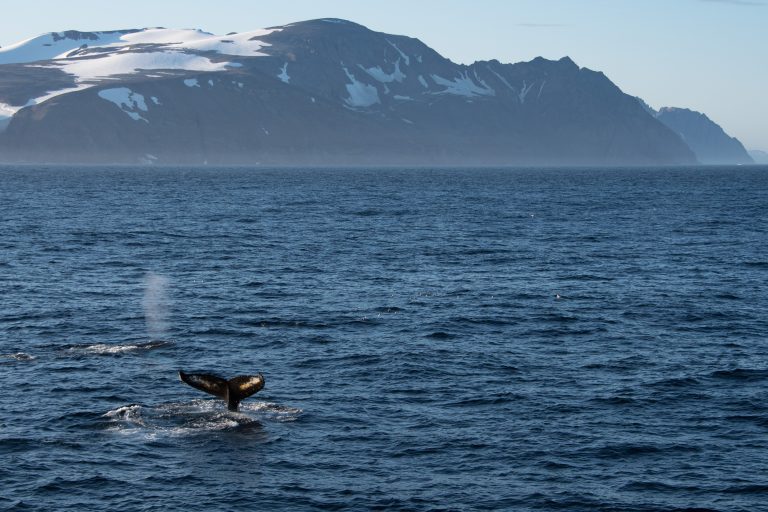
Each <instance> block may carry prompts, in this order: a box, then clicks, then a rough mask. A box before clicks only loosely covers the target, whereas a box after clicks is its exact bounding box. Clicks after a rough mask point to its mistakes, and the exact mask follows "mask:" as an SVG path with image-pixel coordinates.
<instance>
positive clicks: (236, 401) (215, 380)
mask: <svg viewBox="0 0 768 512" xmlns="http://www.w3.org/2000/svg"><path fill="white" fill-rule="evenodd" d="M179 379H181V381H182V382H184V383H185V384H189V385H190V386H192V387H193V388H195V389H199V390H200V391H205V392H206V393H209V394H211V395H213V396H216V397H219V398H221V399H222V400H224V401H225V402H227V409H229V410H230V411H237V410H238V408H239V407H240V402H241V401H242V400H244V399H246V398H248V397H249V396H251V395H253V394H254V393H257V392H258V391H260V390H261V388H263V387H264V376H263V375H262V374H260V373H259V374H257V375H239V376H237V377H233V378H231V379H229V380H227V379H223V378H221V377H219V376H218V375H211V374H209V373H184V372H183V371H181V370H179Z"/></svg>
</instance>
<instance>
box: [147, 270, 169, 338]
mask: <svg viewBox="0 0 768 512" xmlns="http://www.w3.org/2000/svg"><path fill="white" fill-rule="evenodd" d="M168 283H169V281H168V278H167V277H165V276H161V275H159V274H155V273H154V272H148V273H147V275H146V276H144V300H143V304H144V320H145V322H146V323H147V335H148V336H149V339H150V340H162V339H164V338H165V335H166V332H167V331H168V292H167V290H168Z"/></svg>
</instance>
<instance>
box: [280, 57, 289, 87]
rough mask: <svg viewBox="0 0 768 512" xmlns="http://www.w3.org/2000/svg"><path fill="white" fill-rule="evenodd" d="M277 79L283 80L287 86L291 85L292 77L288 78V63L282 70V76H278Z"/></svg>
mask: <svg viewBox="0 0 768 512" xmlns="http://www.w3.org/2000/svg"><path fill="white" fill-rule="evenodd" d="M277 78H279V79H280V80H282V81H283V82H285V83H286V84H287V83H290V81H291V77H290V76H288V63H287V62H286V63H285V64H283V67H282V68H280V74H279V75H277Z"/></svg>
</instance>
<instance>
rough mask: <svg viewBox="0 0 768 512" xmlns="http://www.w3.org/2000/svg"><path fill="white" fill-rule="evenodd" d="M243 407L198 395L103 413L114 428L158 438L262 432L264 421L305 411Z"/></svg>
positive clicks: (287, 418) (256, 404)
mask: <svg viewBox="0 0 768 512" xmlns="http://www.w3.org/2000/svg"><path fill="white" fill-rule="evenodd" d="M240 409H241V410H240V412H231V411H227V410H226V408H225V405H224V402H222V401H221V400H206V399H199V400H192V401H189V402H177V403H168V404H161V405H157V406H143V405H138V404H132V405H126V406H122V407H118V408H115V409H112V410H110V411H108V412H106V413H105V414H104V415H102V417H103V418H106V419H107V420H108V421H109V423H110V425H109V427H110V429H111V430H113V431H116V432H120V433H122V434H138V435H143V436H145V437H147V438H150V439H155V438H157V437H159V436H170V437H176V436H188V435H196V434H201V433H205V432H219V431H227V430H233V431H238V432H243V431H248V432H257V433H260V432H261V427H262V422H263V421H276V422H289V421H295V420H296V419H297V418H298V417H299V415H300V414H301V412H302V411H301V409H299V408H296V407H288V406H282V405H278V404H274V403H270V402H251V403H248V404H241V407H240Z"/></svg>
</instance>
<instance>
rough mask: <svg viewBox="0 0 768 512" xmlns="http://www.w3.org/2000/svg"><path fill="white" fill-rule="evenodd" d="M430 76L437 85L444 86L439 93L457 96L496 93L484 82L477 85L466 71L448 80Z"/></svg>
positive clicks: (492, 94)
mask: <svg viewBox="0 0 768 512" xmlns="http://www.w3.org/2000/svg"><path fill="white" fill-rule="evenodd" d="M430 76H431V77H432V80H434V81H435V83H436V84H437V85H442V86H443V87H445V90H443V91H441V92H440V94H455V95H457V96H466V97H468V98H472V97H475V96H495V95H496V91H494V90H493V89H491V88H490V87H488V85H487V84H485V83H484V82H483V83H482V86H480V85H477V84H476V83H475V82H474V81H472V79H471V78H469V74H468V73H467V72H466V71H465V72H464V73H461V74H460V75H459V76H458V77H456V78H454V79H453V80H448V79H446V78H443V77H441V76H439V75H430Z"/></svg>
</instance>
